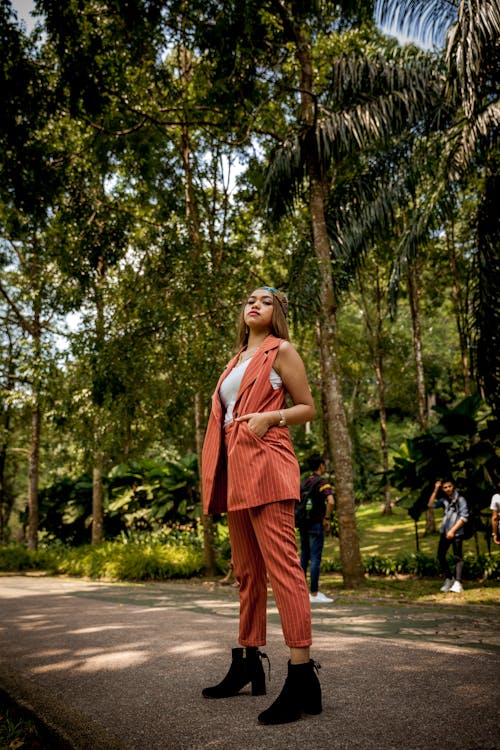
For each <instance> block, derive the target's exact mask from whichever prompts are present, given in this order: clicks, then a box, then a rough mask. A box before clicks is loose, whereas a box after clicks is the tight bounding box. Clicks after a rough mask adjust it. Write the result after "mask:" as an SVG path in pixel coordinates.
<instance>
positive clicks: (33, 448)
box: [28, 392, 40, 550]
mask: <svg viewBox="0 0 500 750" xmlns="http://www.w3.org/2000/svg"><path fill="white" fill-rule="evenodd" d="M39 459H40V404H39V394H38V393H36V392H35V403H34V404H33V408H32V412H31V440H30V457H29V485H28V549H30V550H36V549H37V547H38V475H39Z"/></svg>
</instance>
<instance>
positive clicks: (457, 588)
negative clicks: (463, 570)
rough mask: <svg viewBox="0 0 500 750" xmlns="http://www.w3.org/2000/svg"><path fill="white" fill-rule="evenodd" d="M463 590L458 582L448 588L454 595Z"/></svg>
mask: <svg viewBox="0 0 500 750" xmlns="http://www.w3.org/2000/svg"><path fill="white" fill-rule="evenodd" d="M463 590H464V587H463V586H462V584H461V583H460V581H455V583H454V584H453V586H452V587H451V588H450V591H452V592H453V593H454V594H461V593H462V591H463Z"/></svg>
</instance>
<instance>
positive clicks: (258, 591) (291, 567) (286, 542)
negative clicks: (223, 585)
mask: <svg viewBox="0 0 500 750" xmlns="http://www.w3.org/2000/svg"><path fill="white" fill-rule="evenodd" d="M227 518H228V526H229V535H230V539H231V549H232V559H233V563H234V570H235V574H236V577H237V578H238V580H239V582H240V626H239V627H240V629H239V643H240V645H241V646H263V645H264V644H265V643H266V605H267V574H269V581H270V583H271V587H272V590H273V594H274V598H275V601H276V606H277V607H278V612H279V614H280V619H281V627H282V629H283V636H284V638H285V643H286V644H287V646H289V647H290V648H304V647H307V646H310V645H311V642H312V638H311V607H310V604H309V592H308V589H307V583H306V579H305V576H304V571H303V570H302V568H301V566H300V562H299V558H298V555H297V546H296V542H295V514H294V502H293V501H292V500H284V501H281V502H277V503H267V504H265V505H261V506H260V507H258V508H249V509H246V510H240V511H229V512H228V515H227Z"/></svg>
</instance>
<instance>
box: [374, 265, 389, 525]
mask: <svg viewBox="0 0 500 750" xmlns="http://www.w3.org/2000/svg"><path fill="white" fill-rule="evenodd" d="M375 291H376V295H377V299H376V310H377V321H376V327H375V341H374V349H375V352H374V353H375V372H376V375H377V384H378V389H377V390H378V414H379V425H380V450H381V453H382V470H383V472H384V513H385V514H390V513H392V506H391V486H390V484H389V480H388V475H389V446H388V443H387V411H386V407H385V377H384V350H383V347H382V326H383V315H382V303H381V300H382V292H381V289H380V276H379V269H378V266H377V270H376V285H375Z"/></svg>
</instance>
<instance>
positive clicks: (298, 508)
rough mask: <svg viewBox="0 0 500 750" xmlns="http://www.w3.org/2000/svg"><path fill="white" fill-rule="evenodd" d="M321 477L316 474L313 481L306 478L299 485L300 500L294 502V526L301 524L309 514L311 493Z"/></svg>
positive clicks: (311, 502)
mask: <svg viewBox="0 0 500 750" xmlns="http://www.w3.org/2000/svg"><path fill="white" fill-rule="evenodd" d="M322 481H323V477H320V476H318V477H317V478H315V479H314V480H313V481H308V480H307V479H306V480H305V481H304V482H302V484H301V485H300V500H299V501H298V502H296V503H295V526H297V527H298V526H303V525H304V524H305V523H307V521H309V518H310V516H311V510H312V508H313V495H314V492H315V490H316V488H317V487H318V485H319V483H320V482H322Z"/></svg>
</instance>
